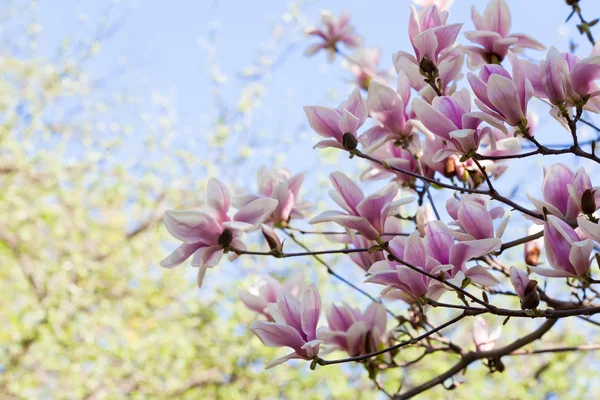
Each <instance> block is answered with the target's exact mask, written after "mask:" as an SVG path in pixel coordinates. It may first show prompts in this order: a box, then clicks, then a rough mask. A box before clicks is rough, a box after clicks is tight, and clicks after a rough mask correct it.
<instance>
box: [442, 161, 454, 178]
mask: <svg viewBox="0 0 600 400" xmlns="http://www.w3.org/2000/svg"><path fill="white" fill-rule="evenodd" d="M455 175H456V157H455V156H451V157H448V158H447V159H446V165H445V166H444V176H445V177H446V178H452V177H453V176H455Z"/></svg>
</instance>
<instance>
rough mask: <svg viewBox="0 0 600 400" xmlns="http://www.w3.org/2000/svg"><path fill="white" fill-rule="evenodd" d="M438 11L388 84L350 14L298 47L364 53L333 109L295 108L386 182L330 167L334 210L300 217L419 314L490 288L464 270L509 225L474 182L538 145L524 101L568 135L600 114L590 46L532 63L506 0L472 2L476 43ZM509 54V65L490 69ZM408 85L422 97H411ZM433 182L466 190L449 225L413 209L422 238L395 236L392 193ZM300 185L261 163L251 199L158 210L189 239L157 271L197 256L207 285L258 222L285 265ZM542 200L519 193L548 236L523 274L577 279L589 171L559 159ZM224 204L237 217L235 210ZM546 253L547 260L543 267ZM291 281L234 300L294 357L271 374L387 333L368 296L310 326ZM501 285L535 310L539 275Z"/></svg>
mask: <svg viewBox="0 0 600 400" xmlns="http://www.w3.org/2000/svg"><path fill="white" fill-rule="evenodd" d="M448 3H449V2H448ZM448 15H449V13H448V11H447V10H443V11H441V10H440V9H438V7H437V6H435V5H433V6H430V7H427V8H422V9H420V10H416V9H415V8H412V12H411V15H410V18H409V21H408V34H409V38H410V41H411V44H412V46H413V50H414V51H413V53H412V54H409V53H407V52H403V51H400V52H398V53H397V54H395V55H394V57H393V61H394V65H395V67H396V71H397V74H398V80H397V85H395V86H390V76H389V74H387V73H386V72H383V71H380V70H378V68H377V62H374V63H373V61H374V59H375V58H377V59H378V58H379V55H378V54H379V53H378V52H377V51H374V49H364V48H359V47H360V45H361V43H362V40H361V38H360V37H359V36H357V35H356V34H355V32H354V29H353V28H352V26H351V25H350V20H349V14H348V13H346V12H345V13H344V14H343V15H342V16H341V17H340V18H339V19H338V18H336V17H334V16H332V15H331V14H330V13H325V14H324V15H323V18H322V22H323V27H322V28H321V29H313V30H311V31H310V34H311V35H314V36H316V37H318V38H319V40H320V42H319V43H317V44H315V45H314V46H312V47H311V48H310V49H309V50H308V53H309V54H314V53H316V52H318V51H320V50H325V51H327V52H328V53H329V57H330V59H333V58H334V57H335V55H336V54H342V53H341V52H340V51H339V46H340V45H341V44H344V45H346V46H348V47H350V48H358V50H357V52H358V53H357V54H359V55H357V56H347V57H346V60H345V61H346V62H347V63H348V65H350V66H351V70H353V72H355V78H356V84H357V86H358V87H357V88H356V89H355V90H354V91H352V93H351V94H350V96H349V97H348V99H347V100H346V101H344V102H342V103H341V104H340V105H339V106H338V107H336V108H331V107H324V106H307V107H305V113H306V116H307V119H308V123H309V125H310V127H311V129H312V130H314V132H316V133H317V134H318V135H320V136H322V138H323V140H321V141H319V142H318V143H317V144H316V145H315V147H316V148H336V149H340V150H342V151H345V152H348V153H350V154H351V156H357V155H358V156H362V157H363V158H366V159H367V160H369V167H368V168H367V169H366V170H365V171H363V173H362V174H361V179H363V180H378V179H387V180H389V181H390V182H389V183H388V184H387V185H385V186H383V188H382V189H381V190H379V191H377V192H375V193H373V194H370V195H365V194H364V193H363V191H362V190H361V189H360V187H359V186H358V185H357V184H356V182H354V181H353V180H352V179H351V178H349V177H348V176H346V175H345V174H344V173H342V172H333V173H332V174H331V175H330V180H331V186H332V190H330V192H329V194H330V197H331V199H332V200H333V201H334V202H335V203H336V204H337V205H338V206H339V207H340V209H341V210H331V211H326V212H324V213H322V214H320V215H318V216H316V217H314V218H313V219H312V220H310V221H309V222H310V223H311V224H321V223H333V224H337V225H339V226H341V227H342V228H344V229H345V231H346V233H347V237H346V241H347V243H348V245H349V246H350V248H354V249H369V251H357V252H353V253H351V254H349V257H350V259H351V260H352V261H353V262H354V263H355V264H356V265H357V266H358V267H360V268H361V269H363V270H364V271H365V272H367V276H366V279H365V282H366V283H371V284H375V285H380V286H383V290H382V292H381V297H382V299H384V300H390V301H391V300H402V301H404V302H405V303H407V304H409V305H415V304H419V305H423V311H427V301H425V300H427V299H429V300H434V301H435V300H437V299H438V298H439V297H440V296H441V295H442V294H443V293H445V292H448V291H453V290H457V289H459V288H460V289H464V288H465V287H466V286H468V285H469V284H470V283H473V284H477V285H479V286H482V287H493V286H496V285H499V284H500V281H498V279H497V278H496V277H495V276H494V275H493V274H492V273H490V271H489V270H488V269H487V268H484V267H482V266H481V265H479V264H477V263H475V264H473V263H472V261H473V260H475V259H481V258H484V257H486V256H488V255H493V254H494V253H495V252H498V251H501V249H502V246H503V241H502V239H501V238H502V235H503V233H504V231H505V229H506V227H507V224H508V222H509V219H508V216H505V210H504V209H503V208H502V207H501V206H491V205H490V204H489V203H488V199H487V197H486V192H485V191H483V193H478V192H477V191H476V190H473V189H476V188H477V187H479V186H481V185H484V184H486V182H487V183H488V184H489V179H493V178H497V177H498V176H500V175H501V174H502V173H504V171H505V170H506V169H507V164H506V162H505V161H503V158H506V159H510V156H514V155H517V154H519V153H520V152H521V142H522V141H523V140H526V141H528V143H529V142H530V141H534V143H537V142H536V141H535V139H534V133H535V129H534V128H535V127H534V123H533V119H532V118H531V117H530V116H529V115H528V104H529V102H530V100H531V99H532V98H533V97H536V98H538V99H540V100H542V101H544V102H546V103H547V104H549V105H550V108H551V111H550V114H551V115H552V116H553V117H554V118H556V119H557V120H558V121H559V122H560V123H561V124H562V125H563V126H564V127H565V128H566V129H567V130H569V129H570V125H569V124H570V123H572V122H573V121H574V120H576V119H577V118H578V117H579V116H581V113H582V112H583V110H587V111H592V112H600V97H598V95H600V87H599V86H598V85H597V83H596V82H595V80H596V79H597V78H599V77H600V45H599V46H595V47H594V49H593V50H592V53H591V54H590V56H589V57H587V58H583V59H581V58H579V57H577V56H574V55H572V54H568V53H560V52H559V51H558V50H557V49H555V48H551V49H550V50H549V51H548V52H547V55H546V57H545V59H544V60H543V61H541V62H540V63H539V64H536V63H534V62H531V61H528V60H525V59H522V58H519V57H518V55H517V54H518V53H519V52H521V51H522V50H523V49H535V50H542V49H544V46H542V45H541V44H540V43H539V42H537V41H536V40H534V39H532V38H530V37H528V36H526V35H523V34H514V33H510V28H511V17H510V12H509V10H508V7H507V5H506V3H505V2H504V1H503V0H494V1H492V2H490V4H489V5H488V7H487V9H486V10H485V13H484V14H483V16H482V15H481V14H480V13H479V12H478V11H477V10H476V9H473V15H472V18H473V22H474V24H475V28H476V30H475V31H472V32H466V33H465V36H466V38H467V39H468V40H469V41H471V42H472V43H473V45H470V46H461V45H459V44H458V43H457V42H456V39H457V37H458V35H459V33H460V31H461V29H462V24H448V23H447V20H448ZM375 53H377V57H373V54H375ZM365 55H369V56H368V57H366V56H365ZM365 57H366V58H367V59H365ZM465 58H467V59H468V61H467V65H468V67H469V68H471V69H472V70H477V69H478V71H477V72H468V74H467V80H468V83H469V85H470V88H471V90H472V93H473V94H474V98H473V97H472V95H471V92H470V91H469V90H468V89H467V88H462V89H459V88H458V87H457V82H458V80H459V79H460V78H461V76H462V75H461V71H462V69H463V65H464V63H465ZM506 61H508V63H509V64H510V66H511V69H510V72H509V71H508V70H507V69H505V68H504V66H502V65H500V64H501V63H502V62H504V63H505V65H506ZM363 90H364V91H366V98H365V97H363V92H362V91H363ZM411 92H415V93H417V94H418V97H417V98H414V99H412V101H411ZM472 103H474V104H475V106H476V107H477V109H473V107H472ZM488 173H489V174H490V177H488ZM441 177H443V178H447V179H450V180H451V181H452V182H453V183H454V182H456V181H458V182H459V183H460V184H462V185H463V186H461V187H462V188H466V189H472V190H471V192H470V193H471V194H463V195H461V196H458V195H457V196H456V197H451V198H450V199H449V200H448V201H447V203H446V211H447V213H448V215H449V216H450V218H451V220H452V221H451V222H450V223H448V224H446V223H444V222H442V221H440V220H439V219H436V218H435V216H434V215H433V213H432V211H431V209H430V208H429V209H428V208H425V207H419V211H418V212H417V214H416V215H415V217H414V221H415V222H416V229H415V230H414V231H413V232H412V233H410V234H404V235H402V234H401V233H402V230H401V226H400V223H399V219H398V218H396V217H397V216H398V215H399V211H398V210H399V208H400V207H402V206H404V205H406V204H409V203H410V202H412V201H413V200H414V198H413V197H410V196H403V195H402V194H401V189H402V191H407V192H408V191H412V192H413V193H414V192H416V190H417V189H418V186H417V184H416V183H417V179H425V180H426V182H429V183H433V182H438V181H437V180H434V179H437V178H441ZM303 178H304V176H303V175H302V174H299V175H294V176H292V175H291V174H290V173H289V172H287V171H285V170H277V171H269V170H268V169H267V168H266V167H262V168H261V169H260V170H259V173H258V188H259V189H258V193H257V194H248V193H242V194H236V195H235V196H232V195H231V193H230V190H229V189H228V188H227V186H226V185H225V184H224V183H222V182H220V181H218V180H216V179H212V180H211V181H210V182H209V183H208V186H207V189H206V192H207V199H206V208H205V210H204V211H168V212H167V213H166V214H165V218H164V222H165V224H166V226H167V229H168V230H169V232H170V233H171V234H172V235H173V236H174V237H176V238H177V239H179V240H181V241H182V242H183V244H181V246H180V247H179V248H177V249H176V250H175V251H174V252H173V253H172V254H171V255H169V256H168V257H167V258H166V259H165V260H163V261H162V262H161V265H162V266H164V267H174V266H176V265H179V264H181V263H182V262H183V261H185V260H186V259H188V258H190V257H191V258H192V261H191V264H192V266H194V267H198V268H199V273H198V284H199V285H201V283H202V280H203V279H204V275H205V272H206V270H207V268H212V267H214V266H216V265H217V264H218V262H219V260H220V259H221V257H222V256H223V254H225V253H228V254H229V255H230V259H233V258H235V257H237V256H239V255H241V254H244V251H245V250H246V245H245V235H246V233H249V232H253V231H257V230H259V229H260V230H261V231H262V234H263V236H264V238H265V244H266V246H268V252H267V253H266V254H269V255H272V256H275V257H282V256H285V253H284V250H283V244H282V241H281V240H280V238H279V237H278V235H277V233H276V229H278V228H281V229H284V228H286V227H287V226H289V225H288V224H289V222H290V220H296V219H302V218H304V215H305V214H306V212H307V209H308V205H307V204H306V203H305V202H303V201H302V200H301V197H300V187H301V184H302V182H303ZM453 187H454V188H458V189H460V188H461V187H456V186H453ZM425 189H427V187H425ZM425 189H423V190H425ZM490 189H492V188H491V187H490ZM541 197H542V198H541V199H539V198H534V197H529V199H530V201H531V203H532V204H533V206H534V207H535V210H530V212H529V213H527V214H525V217H526V218H529V219H531V220H532V226H531V228H530V234H531V235H534V234H535V233H537V232H541V231H542V230H543V239H541V235H538V236H536V238H533V239H531V240H529V241H528V242H527V243H525V244H524V248H525V250H524V252H525V260H526V263H527V264H528V269H529V272H532V273H535V274H538V275H541V276H545V277H550V278H578V279H581V280H582V281H586V280H587V279H589V275H590V272H589V271H590V266H591V264H592V261H593V256H592V253H593V250H594V246H595V245H597V244H598V243H600V225H599V224H598V219H597V218H596V217H595V214H596V211H597V210H598V208H600V196H598V193H597V192H596V189H595V188H594V187H593V185H592V182H591V179H590V177H589V176H588V175H587V174H586V172H585V170H584V169H579V170H578V171H576V172H573V171H572V170H570V169H569V168H568V167H567V166H566V165H564V164H554V165H552V166H551V167H548V168H546V169H545V170H544V180H543V183H542V187H541ZM231 207H234V208H236V209H237V212H235V213H234V214H233V216H230V212H229V210H230V208H231ZM544 248H545V255H546V264H547V265H546V266H544V267H541V266H540V264H542V262H541V261H542V259H541V257H540V254H541V251H542V249H544ZM440 277H441V279H440ZM301 281H302V279H299V278H298V277H297V276H295V277H293V278H292V280H291V281H288V282H286V283H285V284H283V285H281V284H279V282H277V281H276V280H274V279H273V278H270V277H266V278H263V280H262V281H260V282H259V284H257V286H255V287H253V288H252V290H251V291H248V292H247V291H242V292H240V298H241V300H242V301H243V302H244V304H246V305H247V306H248V308H249V309H251V310H254V311H256V312H257V313H258V314H260V315H262V316H263V319H262V320H259V321H256V322H255V323H254V324H253V325H252V326H251V330H252V332H254V333H255V334H256V336H257V337H258V338H259V339H260V340H261V341H262V342H263V343H264V344H265V345H267V346H273V347H290V348H291V349H293V352H292V353H291V354H289V355H287V356H285V357H283V358H281V359H278V360H276V361H274V362H272V363H271V364H270V365H269V366H273V365H277V364H279V363H281V362H283V361H286V360H289V359H291V358H301V359H307V360H310V359H314V357H316V356H317V354H319V349H320V346H321V345H323V344H325V345H329V346H330V349H340V350H344V351H346V352H347V353H348V354H349V355H350V356H356V355H360V354H368V353H370V352H373V351H375V350H377V349H379V348H380V347H381V345H382V343H385V342H386V341H388V340H389V338H390V336H389V333H388V332H387V329H386V310H385V308H384V307H383V306H382V305H381V304H379V303H375V302H373V303H372V304H371V305H369V306H368V308H367V309H366V310H365V311H364V312H363V311H361V310H358V309H355V308H353V307H351V306H349V305H347V304H345V303H344V304H343V305H341V306H336V305H334V306H332V308H331V309H330V311H329V312H328V313H327V322H328V326H327V327H321V328H318V322H319V317H320V313H321V307H322V306H321V299H320V296H319V293H318V290H317V288H316V287H315V286H314V285H310V286H307V287H305V286H304V284H303V283H301ZM510 281H511V283H512V285H513V287H514V290H515V292H516V294H517V295H518V297H519V299H520V301H521V307H522V309H524V310H527V309H535V308H536V307H537V306H538V304H539V302H540V299H539V297H538V294H537V292H536V285H537V281H536V280H533V279H530V277H529V273H528V272H526V271H524V270H521V269H518V268H515V267H512V268H511V270H510ZM498 336H499V331H494V332H491V333H489V332H488V330H487V327H486V326H485V323H484V322H483V321H482V320H480V319H478V320H477V321H476V325H475V327H474V338H475V344H476V347H477V348H478V349H479V348H485V349H489V348H490V346H492V347H493V344H494V342H495V340H496V339H497V338H498Z"/></svg>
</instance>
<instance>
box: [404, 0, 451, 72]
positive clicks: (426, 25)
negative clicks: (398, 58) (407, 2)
mask: <svg viewBox="0 0 600 400" xmlns="http://www.w3.org/2000/svg"><path fill="white" fill-rule="evenodd" d="M447 20H448V11H440V10H439V9H438V8H437V6H435V5H433V6H431V7H427V8H424V9H421V10H418V11H417V10H416V9H415V8H414V7H413V6H411V14H410V18H409V20H408V38H409V39H410V43H411V44H412V46H413V50H414V52H415V62H416V65H418V66H419V68H420V69H421V70H423V71H424V72H425V73H432V72H433V71H430V69H431V67H433V68H434V69H437V66H438V64H439V63H440V61H442V60H443V59H444V57H445V56H446V55H447V54H448V52H449V51H450V50H451V49H452V46H453V45H454V43H455V41H456V37H457V36H458V32H459V31H460V29H461V28H462V24H450V25H446V21H447ZM408 58H409V59H410V56H409V57H408ZM428 64H432V65H428Z"/></svg>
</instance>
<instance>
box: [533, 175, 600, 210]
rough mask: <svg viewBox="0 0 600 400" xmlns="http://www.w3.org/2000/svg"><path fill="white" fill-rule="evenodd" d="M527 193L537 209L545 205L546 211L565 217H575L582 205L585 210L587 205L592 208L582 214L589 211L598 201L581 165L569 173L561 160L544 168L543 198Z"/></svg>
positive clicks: (599, 203) (596, 205) (543, 207)
mask: <svg viewBox="0 0 600 400" xmlns="http://www.w3.org/2000/svg"><path fill="white" fill-rule="evenodd" d="M527 197H528V198H529V200H530V201H531V202H532V203H533V205H534V206H535V208H536V209H537V210H538V211H539V212H540V213H543V212H544V209H545V210H546V211H547V212H549V213H550V214H553V215H556V216H557V217H560V218H562V219H566V220H572V219H575V218H577V216H578V215H579V214H580V213H581V212H582V210H583V208H584V205H585V207H586V211H591V210H589V209H588V208H591V209H593V211H592V212H591V213H585V214H592V213H593V212H594V211H596V209H598V205H600V202H599V201H598V199H597V196H596V194H595V189H594V188H593V187H592V181H591V180H590V177H589V176H588V174H587V173H586V172H585V169H583V168H580V169H579V170H578V171H577V173H575V174H573V171H571V169H570V168H569V167H567V166H566V165H565V164H562V163H557V164H553V165H552V166H550V167H546V168H544V182H543V183H542V198H543V201H542V200H538V199H536V198H534V197H532V196H527ZM584 200H585V201H584ZM584 203H585V204H584Z"/></svg>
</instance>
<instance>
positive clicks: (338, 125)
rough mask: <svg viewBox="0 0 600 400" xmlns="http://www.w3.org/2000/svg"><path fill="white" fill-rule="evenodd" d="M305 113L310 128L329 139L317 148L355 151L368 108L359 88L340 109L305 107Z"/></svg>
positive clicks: (322, 141) (317, 145)
mask: <svg viewBox="0 0 600 400" xmlns="http://www.w3.org/2000/svg"><path fill="white" fill-rule="evenodd" d="M304 112H305V113H306V117H307V118H308V123H309V125H310V127H311V128H312V129H313V130H314V131H315V132H316V133H318V134H319V135H321V136H323V137H325V138H329V139H326V140H321V141H320V142H319V143H317V144H316V145H315V148H325V147H334V148H337V149H342V150H354V149H356V146H357V144H358V128H360V127H361V126H362V125H363V124H364V123H365V120H366V119H367V115H368V112H367V108H366V106H365V103H364V100H363V98H362V96H361V94H360V90H359V89H358V88H356V89H354V91H353V92H352V94H350V97H349V98H348V100H347V101H345V102H343V103H342V104H340V105H339V107H338V108H330V107H321V106H305V107H304Z"/></svg>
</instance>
